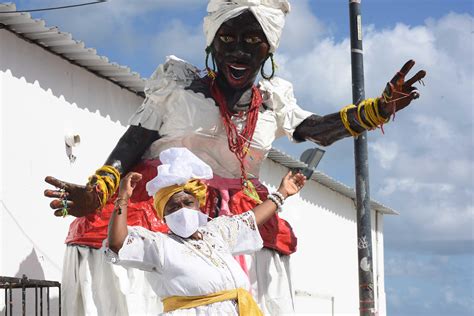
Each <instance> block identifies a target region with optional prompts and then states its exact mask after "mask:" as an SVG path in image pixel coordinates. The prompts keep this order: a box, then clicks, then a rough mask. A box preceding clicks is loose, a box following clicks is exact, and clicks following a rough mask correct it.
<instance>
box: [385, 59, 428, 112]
mask: <svg viewBox="0 0 474 316" xmlns="http://www.w3.org/2000/svg"><path fill="white" fill-rule="evenodd" d="M414 65H415V61H414V60H409V61H407V62H406V63H405V65H403V67H402V69H400V71H399V72H397V73H396V74H395V76H394V77H393V78H392V80H390V82H388V83H387V86H386V87H385V90H384V91H383V94H382V97H381V99H380V105H381V107H382V111H383V112H385V114H386V115H385V116H389V115H391V114H394V113H395V112H397V111H400V110H401V109H403V108H405V107H407V106H408V105H409V104H410V102H411V101H412V100H414V99H418V98H419V96H420V93H419V92H418V89H417V88H416V87H414V86H413V84H415V83H416V82H417V81H420V80H422V79H423V78H424V77H425V76H426V71H424V70H420V71H418V72H417V73H416V74H415V75H414V76H413V77H411V78H410V79H408V80H407V81H405V76H406V75H407V74H408V72H409V71H410V69H411V68H412V67H413V66H414Z"/></svg>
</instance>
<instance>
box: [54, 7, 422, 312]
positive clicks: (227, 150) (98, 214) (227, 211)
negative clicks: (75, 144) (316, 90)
mask: <svg viewBox="0 0 474 316" xmlns="http://www.w3.org/2000/svg"><path fill="white" fill-rule="evenodd" d="M207 11H208V15H207V16H206V17H205V19H204V32H205V35H206V41H207V43H206V47H207V48H206V53H207V55H206V68H207V70H208V72H207V75H206V76H204V77H202V76H200V71H199V70H198V68H196V67H194V66H192V65H190V64H188V63H186V62H185V61H182V60H180V59H178V58H176V57H169V58H168V59H167V61H166V62H165V63H164V64H163V65H161V66H159V67H158V68H157V70H156V71H155V72H154V74H153V75H152V77H151V78H150V80H149V81H148V83H147V85H146V89H145V93H146V99H145V101H144V102H143V104H142V106H141V107H140V108H139V109H138V110H137V112H136V113H135V114H134V115H133V116H132V118H131V120H130V127H129V128H128V130H127V131H126V132H125V134H124V135H123V136H122V138H121V139H120V140H119V142H118V144H117V145H116V147H115V148H114V150H113V151H112V153H111V154H110V156H109V157H108V159H107V160H106V161H105V165H104V166H103V167H101V168H100V169H98V170H97V171H96V173H95V174H94V175H93V176H91V177H90V180H89V182H88V183H87V185H85V186H83V185H76V184H72V183H67V182H64V181H61V180H58V179H55V178H52V177H47V178H46V181H47V182H48V183H50V184H52V185H54V186H56V187H58V188H59V190H46V191H45V195H46V196H48V197H51V198H54V200H53V201H52V202H51V207H52V208H53V209H54V210H55V215H56V216H61V215H64V214H66V213H67V214H70V215H73V216H76V217H77V219H76V220H75V221H74V222H73V223H72V224H71V226H70V230H69V234H68V237H67V239H66V243H67V245H68V247H67V250H66V255H65V270H66V269H70V268H71V267H75V269H78V268H77V267H78V266H80V265H81V260H82V261H84V260H86V259H84V258H86V257H87V256H91V257H94V256H99V250H98V249H99V248H100V246H101V244H102V240H104V239H105V238H106V236H107V223H108V220H109V218H110V214H111V213H112V212H113V210H114V202H113V201H114V193H115V191H116V189H117V187H118V183H119V181H120V177H122V176H124V175H125V174H126V173H127V172H129V171H131V170H134V171H138V172H140V173H142V174H143V175H144V179H143V180H142V181H141V184H139V187H138V188H137V189H136V190H135V191H134V196H133V197H132V199H131V202H130V204H129V206H128V224H129V225H140V226H143V227H145V228H148V229H150V230H154V231H160V230H165V229H166V227H165V226H164V225H163V223H162V222H160V221H159V220H158V219H157V217H156V216H155V211H154V209H153V206H152V199H151V197H149V196H148V195H147V193H146V190H145V189H144V183H146V182H148V181H149V180H150V179H151V178H153V177H154V176H155V175H156V166H157V165H158V164H159V161H158V160H157V158H158V156H159V154H160V152H162V151H163V150H166V149H168V148H171V147H186V148H188V149H189V150H191V151H192V152H193V153H194V154H195V155H197V156H198V157H199V158H200V159H202V160H203V161H205V162H206V163H207V164H208V165H209V166H211V168H212V170H213V173H214V178H213V179H211V180H209V181H208V188H209V190H208V199H207V203H206V205H205V207H204V208H203V211H204V212H206V213H208V214H209V215H210V216H211V217H215V216H218V215H231V214H238V213H242V212H245V211H247V210H248V209H250V208H251V207H253V206H254V205H255V203H259V200H260V201H261V200H265V199H266V198H267V194H268V191H267V189H266V188H265V187H264V186H263V185H262V184H261V183H260V182H259V180H258V175H259V169H260V166H261V164H262V162H263V160H264V159H265V157H266V155H267V153H268V151H269V150H270V148H271V146H272V143H273V141H274V140H275V139H276V138H278V137H281V136H284V135H286V136H288V137H289V138H290V139H292V140H293V141H295V142H302V141H305V140H310V141H313V142H315V143H317V144H319V145H323V146H327V145H330V144H332V143H333V142H335V141H337V140H339V139H342V138H345V137H349V136H357V135H358V134H360V133H361V132H363V131H365V130H371V129H375V128H377V127H379V126H381V125H382V124H384V123H386V122H388V120H389V118H390V116H391V115H392V114H394V113H395V112H397V111H399V110H401V109H403V108H405V107H406V106H408V105H409V104H410V102H411V101H412V100H413V99H415V98H417V97H418V96H419V94H418V91H417V90H416V88H415V87H413V86H412V85H413V84H414V83H415V82H417V81H418V80H420V79H422V78H423V77H424V76H425V72H424V71H420V72H418V73H417V74H416V75H415V76H413V77H412V78H411V79H409V80H406V81H405V75H406V74H407V72H408V71H409V70H410V69H411V68H412V67H413V65H414V62H413V61H409V62H407V63H406V64H405V65H404V66H403V68H402V69H401V70H400V71H399V72H397V74H396V75H395V77H394V78H393V79H392V80H391V81H390V82H389V83H388V84H387V85H386V88H385V90H384V91H383V92H382V93H381V96H380V97H377V98H374V99H367V100H364V101H362V102H361V103H360V104H357V105H353V106H348V107H344V108H342V109H341V111H340V112H337V113H332V114H328V115H325V116H320V115H316V114H313V113H310V112H308V111H305V110H303V109H301V108H300V107H299V106H298V104H297V103H296V99H295V97H294V96H293V88H292V85H291V83H289V82H288V81H285V80H283V79H281V78H279V77H277V76H275V74H274V71H275V67H274V62H273V53H274V52H275V50H276V49H277V47H278V44H279V41H280V37H281V33H282V30H283V26H284V23H285V16H286V14H288V13H289V11H290V4H289V3H288V1H286V0H234V1H224V0H210V1H209V4H208V7H207ZM266 62H268V63H271V64H272V72H271V73H265V72H264V71H263V68H264V64H265V63H266ZM322 62H323V61H322ZM209 65H211V66H209ZM214 66H215V67H214ZM259 73H261V75H262V77H263V78H262V80H260V81H259V82H256V78H257V75H258V74H259ZM317 80H318V79H317V78H315V82H314V83H313V84H317ZM259 230H260V233H261V235H262V238H263V241H264V246H265V248H264V249H263V250H262V251H260V252H259V253H258V255H257V256H256V257H255V258H256V259H255V260H256V265H257V266H258V264H259V262H267V263H269V266H268V267H266V269H268V271H269V273H270V274H272V273H275V274H274V275H272V276H271V277H270V278H266V279H265V280H258V278H259V277H261V276H259V275H257V280H258V281H259V284H258V287H259V288H258V289H257V293H258V294H257V295H258V296H259V297H258V300H259V303H260V304H261V305H266V307H265V306H264V307H263V309H264V310H265V309H266V308H268V310H270V311H275V313H278V312H282V311H289V310H291V308H292V302H291V294H288V295H286V296H285V294H282V293H283V292H284V291H286V290H287V293H291V291H290V287H291V284H290V282H291V280H288V279H287V278H288V276H287V275H286V273H285V271H283V273H282V272H281V271H279V272H278V271H277V269H275V268H274V267H273V266H274V265H280V266H282V267H288V259H289V255H290V254H291V253H293V252H294V251H295V250H296V238H295V236H294V234H293V231H292V230H291V226H290V225H289V224H288V223H287V222H285V221H284V220H282V219H280V218H279V217H278V215H276V214H275V216H274V217H273V218H272V219H271V220H270V221H268V222H267V223H266V224H265V225H263V226H261V227H260V229H259ZM86 250H87V256H86V255H85V252H86ZM262 258H263V259H262ZM238 260H241V265H242V267H243V268H244V270H245V269H246V268H247V266H246V263H245V260H243V259H242V258H240V259H238ZM272 267H273V268H272ZM247 273H251V272H249V271H247ZM65 274H66V273H65ZM269 280H273V281H275V280H278V282H279V284H280V289H278V287H272V285H271V284H269ZM63 282H64V283H65V288H68V286H75V287H76V288H77V289H84V285H77V282H79V281H78V279H77V278H75V279H74V280H72V277H70V274H66V275H65V278H63ZM74 282H76V283H74ZM71 283H74V284H75V285H71ZM281 284H286V285H287V286H286V289H283V290H281ZM272 291H277V292H278V291H280V293H273V294H272ZM285 297H286V299H287V303H282V298H283V300H285Z"/></svg>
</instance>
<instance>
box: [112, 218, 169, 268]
mask: <svg viewBox="0 0 474 316" xmlns="http://www.w3.org/2000/svg"><path fill="white" fill-rule="evenodd" d="M163 237H164V235H163V234H160V233H154V232H151V231H149V230H147V229H145V228H143V227H140V226H128V235H127V237H126V238H125V241H124V242H123V246H122V248H121V249H120V251H119V252H118V254H117V253H115V252H113V251H112V250H111V249H110V248H108V247H107V246H106V244H105V243H106V241H107V240H104V246H103V251H104V253H105V256H106V260H107V262H109V263H113V264H118V265H121V266H124V267H128V268H136V269H140V270H144V271H149V272H150V271H161V270H162V267H163V263H164V253H163V252H164V251H163V248H164V247H163Z"/></svg>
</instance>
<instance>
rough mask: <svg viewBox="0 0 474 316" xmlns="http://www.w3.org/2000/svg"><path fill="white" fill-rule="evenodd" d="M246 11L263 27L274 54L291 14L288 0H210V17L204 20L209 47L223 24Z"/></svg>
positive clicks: (208, 9) (208, 7) (208, 10)
mask: <svg viewBox="0 0 474 316" xmlns="http://www.w3.org/2000/svg"><path fill="white" fill-rule="evenodd" d="M246 10H248V11H250V12H252V13H253V15H254V16H255V18H256V19H257V21H258V22H259V23H260V25H261V26H262V29H263V32H264V33H265V36H266V37H267V40H268V43H269V44H270V52H271V53H273V52H274V51H275V50H276V48H277V47H278V45H279V43H280V37H281V33H282V31H283V27H284V26H285V15H286V14H287V13H289V12H290V3H289V2H288V1H287V0H227V1H226V0H209V4H208V5H207V12H208V15H207V16H206V17H205V18H204V34H205V35H206V44H207V46H209V45H211V43H212V41H213V40H214V37H215V35H216V33H217V30H218V29H219V27H220V26H221V25H222V23H224V22H225V21H227V20H230V19H232V18H235V17H236V16H239V15H240V14H242V13H243V12H244V11H246Z"/></svg>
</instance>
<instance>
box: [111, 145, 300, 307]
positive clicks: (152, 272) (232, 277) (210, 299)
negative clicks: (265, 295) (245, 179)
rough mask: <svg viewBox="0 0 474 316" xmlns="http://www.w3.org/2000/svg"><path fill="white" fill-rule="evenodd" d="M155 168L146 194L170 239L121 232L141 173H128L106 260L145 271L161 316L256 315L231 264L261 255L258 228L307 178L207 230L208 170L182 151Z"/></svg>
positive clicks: (289, 179)
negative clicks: (203, 207) (159, 301)
mask: <svg viewBox="0 0 474 316" xmlns="http://www.w3.org/2000/svg"><path fill="white" fill-rule="evenodd" d="M166 156H168V158H169V157H171V159H167V158H166ZM160 160H161V161H162V162H163V164H162V165H160V166H159V167H158V176H157V177H156V178H155V179H153V180H152V181H150V182H149V183H148V184H147V189H148V191H149V193H152V194H153V193H154V203H155V207H156V209H157V215H158V217H160V218H163V219H164V220H165V222H166V223H167V224H168V226H169V228H170V233H169V234H163V233H160V232H152V231H150V230H147V229H145V228H143V227H140V226H134V227H129V226H128V227H127V202H128V200H129V199H130V197H131V196H132V193H133V190H134V188H135V187H136V185H137V183H138V182H139V181H140V180H141V179H142V176H141V175H140V174H139V173H135V172H131V173H128V174H127V175H126V176H125V177H124V178H123V179H122V181H121V184H120V188H119V193H118V198H117V201H118V202H117V203H116V209H115V211H114V212H113V214H112V217H111V220H110V224H109V233H108V249H107V251H106V253H107V256H108V260H109V261H110V262H112V263H115V264H119V265H122V266H125V267H133V268H138V269H141V270H145V271H147V272H148V273H147V278H148V280H149V281H150V284H151V286H152V288H153V290H154V291H155V292H156V294H157V295H158V296H159V297H162V298H163V303H164V314H165V315H176V314H185V315H216V314H219V315H220V314H226V315H262V313H261V311H260V309H259V308H258V306H257V304H256V303H255V301H254V300H253V298H252V295H251V294H250V293H249V291H248V290H249V288H250V284H249V282H248V277H247V276H246V274H245V273H244V271H243V270H242V268H241V267H240V265H239V264H238V262H237V261H236V260H235V259H234V257H233V256H235V255H237V254H249V253H252V252H255V251H257V250H259V249H260V248H262V246H263V243H262V239H261V237H260V234H259V232H258V225H260V224H262V223H264V222H265V221H267V220H268V219H269V218H270V217H271V216H273V215H274V214H275V212H276V211H277V210H279V209H280V207H281V204H282V203H283V202H284V200H285V199H286V198H287V197H289V196H291V195H294V194H296V193H297V192H299V191H300V190H301V188H302V187H303V185H304V183H305V180H306V179H305V177H304V176H303V175H302V174H300V173H298V174H291V172H290V173H288V174H287V175H286V176H285V177H284V178H283V179H282V181H281V184H280V187H279V188H278V190H277V191H276V192H274V193H271V194H270V195H269V198H268V199H267V200H266V201H264V202H263V203H261V204H259V205H258V206H256V207H254V208H253V209H252V210H248V211H247V212H245V213H243V214H240V215H234V216H220V217H218V218H215V219H213V220H211V221H209V222H207V216H206V215H204V214H203V213H202V212H200V210H199V208H200V205H203V203H205V198H206V185H205V184H204V181H201V180H203V179H209V178H211V177H212V171H211V168H210V167H209V166H207V165H206V164H205V163H204V162H202V161H201V160H199V158H197V157H196V156H194V155H193V154H192V153H191V152H189V151H188V150H187V149H184V148H171V149H168V150H166V151H164V152H163V153H162V155H160ZM167 162H168V163H167ZM197 179H201V180H197ZM155 192H156V193H155Z"/></svg>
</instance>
